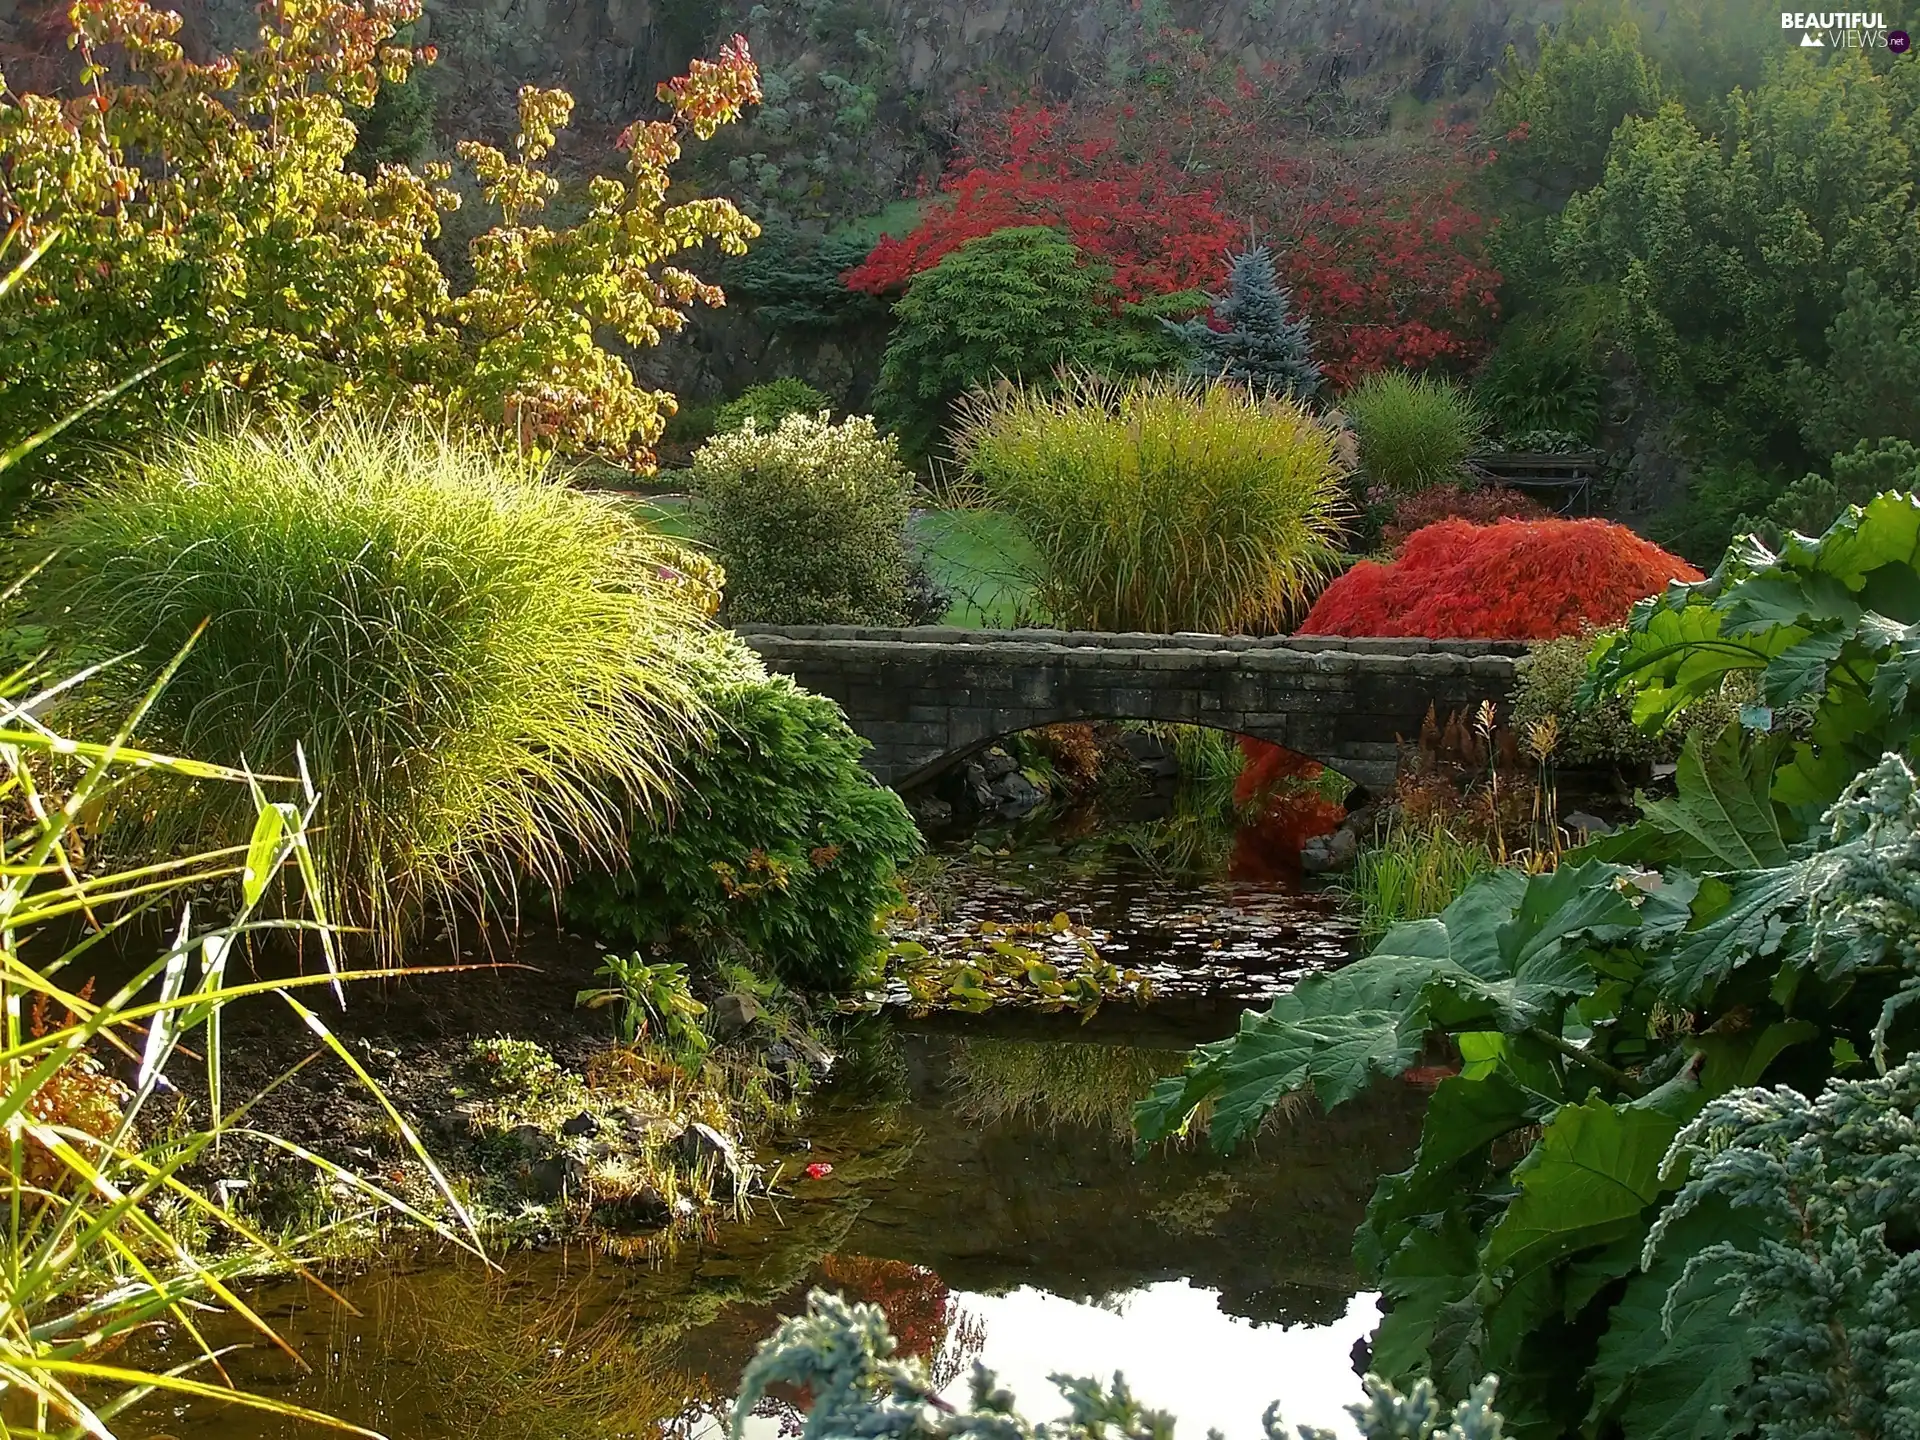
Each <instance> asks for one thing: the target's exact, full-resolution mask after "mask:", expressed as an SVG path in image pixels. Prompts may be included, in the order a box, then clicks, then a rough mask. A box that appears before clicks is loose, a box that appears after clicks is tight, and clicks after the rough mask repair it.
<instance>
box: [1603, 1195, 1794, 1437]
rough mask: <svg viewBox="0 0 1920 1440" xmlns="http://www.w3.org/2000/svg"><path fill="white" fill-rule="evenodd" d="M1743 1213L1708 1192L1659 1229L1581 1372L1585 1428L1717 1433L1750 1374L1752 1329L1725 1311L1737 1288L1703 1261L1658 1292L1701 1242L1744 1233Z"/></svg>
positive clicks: (1644, 1433) (1754, 1348) (1755, 1344)
mask: <svg viewBox="0 0 1920 1440" xmlns="http://www.w3.org/2000/svg"><path fill="white" fill-rule="evenodd" d="M1751 1228H1752V1226H1751V1222H1750V1217H1743V1216H1742V1215H1740V1214H1739V1213H1738V1212H1736V1211H1734V1210H1732V1209H1730V1208H1729V1207H1728V1206H1727V1205H1726V1204H1725V1203H1724V1202H1722V1201H1720V1200H1718V1199H1715V1200H1713V1201H1711V1202H1709V1203H1707V1204H1704V1205H1702V1206H1701V1207H1700V1208H1699V1209H1698V1210H1696V1211H1695V1212H1694V1213H1692V1214H1690V1215H1688V1216H1685V1217H1684V1218H1683V1219H1682V1220H1681V1221H1680V1223H1679V1224H1678V1225H1675V1226H1674V1227H1673V1228H1672V1229H1671V1230H1669V1231H1668V1232H1667V1238H1666V1242H1665V1244H1664V1245H1663V1247H1662V1251H1661V1254H1660V1256H1659V1257H1658V1258H1657V1259H1656V1260H1655V1262H1654V1265H1653V1268H1652V1269H1651V1270H1648V1271H1643V1272H1642V1273H1640V1274H1638V1275H1636V1276H1635V1277H1634V1279H1633V1280H1632V1282H1631V1283H1630V1284H1629V1285H1628V1286H1627V1289H1626V1293H1625V1295H1624V1296H1622V1297H1621V1299H1620V1301H1619V1302H1618V1303H1617V1304H1616V1305H1615V1306H1614V1307H1613V1311H1612V1314H1611V1316H1610V1318H1609V1321H1608V1325H1607V1333H1606V1334H1605V1335H1604V1336H1602V1337H1601V1340H1600V1351H1599V1355H1598V1357H1597V1358H1596V1360H1595V1362H1594V1365H1593V1368H1592V1370H1591V1371H1590V1372H1589V1373H1590V1378H1591V1380H1592V1383H1593V1391H1594V1393H1593V1409H1592V1411H1591V1412H1590V1413H1589V1415H1588V1426H1589V1428H1590V1429H1593V1430H1596V1431H1600V1430H1604V1429H1605V1428H1606V1426H1605V1423H1604V1422H1606V1421H1609V1420H1612V1421H1614V1422H1617V1423H1618V1424H1619V1426H1620V1428H1621V1430H1622V1432H1623V1433H1624V1434H1625V1436H1626V1437H1627V1440H1723V1437H1725V1436H1727V1435H1728V1434H1729V1433H1730V1431H1729V1429H1728V1422H1727V1412H1726V1407H1727V1405H1728V1403H1729V1401H1731V1399H1732V1398H1733V1394H1734V1392H1735V1390H1736V1389H1738V1387H1739V1386H1741V1385H1743V1384H1744V1383H1746V1381H1747V1380H1748V1379H1749V1378H1750V1377H1751V1374H1752V1369H1753V1359H1754V1356H1755V1355H1756V1354H1757V1353H1758V1351H1759V1336H1758V1333H1757V1327H1756V1326H1755V1325H1754V1324H1753V1322H1752V1320H1751V1319H1750V1318H1747V1317H1741V1316H1736V1315H1735V1314H1734V1313H1733V1305H1734V1301H1735V1300H1736V1299H1737V1298H1738V1294H1739V1292H1738V1291H1737V1290H1734V1289H1731V1288H1729V1287H1727V1286H1726V1285H1724V1284H1722V1283H1720V1281H1721V1279H1722V1277H1721V1275H1720V1274H1719V1272H1718V1271H1716V1270H1715V1269H1713V1268H1712V1267H1706V1268H1703V1269H1702V1270H1700V1271H1697V1272H1696V1273H1695V1276H1694V1278H1693V1279H1692V1280H1690V1281H1689V1282H1688V1283H1687V1285H1686V1286H1685V1287H1684V1288H1683V1289H1682V1290H1680V1291H1679V1292H1678V1293H1677V1294H1674V1295H1673V1296H1672V1310H1671V1319H1672V1327H1671V1329H1670V1330H1669V1328H1668V1326H1667V1323H1666V1322H1667V1319H1668V1296H1669V1292H1670V1291H1672V1290H1673V1287H1674V1286H1675V1285H1677V1284H1678V1283H1679V1281H1680V1277H1681V1274H1682V1273H1683V1272H1684V1270H1685V1269H1686V1264H1687V1261H1688V1260H1689V1259H1691V1258H1692V1257H1693V1256H1694V1255H1697V1254H1698V1253H1700V1251H1702V1250H1704V1249H1705V1248H1706V1247H1707V1246H1709V1245H1712V1244H1714V1243H1716V1242H1718V1241H1720V1240H1724V1239H1727V1238H1729V1237H1730V1236H1732V1235H1734V1234H1735V1233H1738V1232H1744V1231H1750V1230H1751Z"/></svg>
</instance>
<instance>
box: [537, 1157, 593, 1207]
mask: <svg viewBox="0 0 1920 1440" xmlns="http://www.w3.org/2000/svg"><path fill="white" fill-rule="evenodd" d="M586 1183H587V1167H586V1165H585V1164H584V1163H583V1162H582V1161H580V1160H578V1159H576V1158H574V1157H573V1156H571V1155H549V1156H548V1157H547V1158H546V1159H544V1160H536V1161H534V1162H533V1164H531V1165H529V1166H528V1167H527V1189H528V1191H529V1192H531V1194H532V1195H533V1196H534V1198H535V1199H537V1200H564V1199H566V1198H567V1196H568V1195H570V1194H578V1193H579V1192H580V1190H581V1189H582V1188H583V1187H584V1186H585V1185H586Z"/></svg>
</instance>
